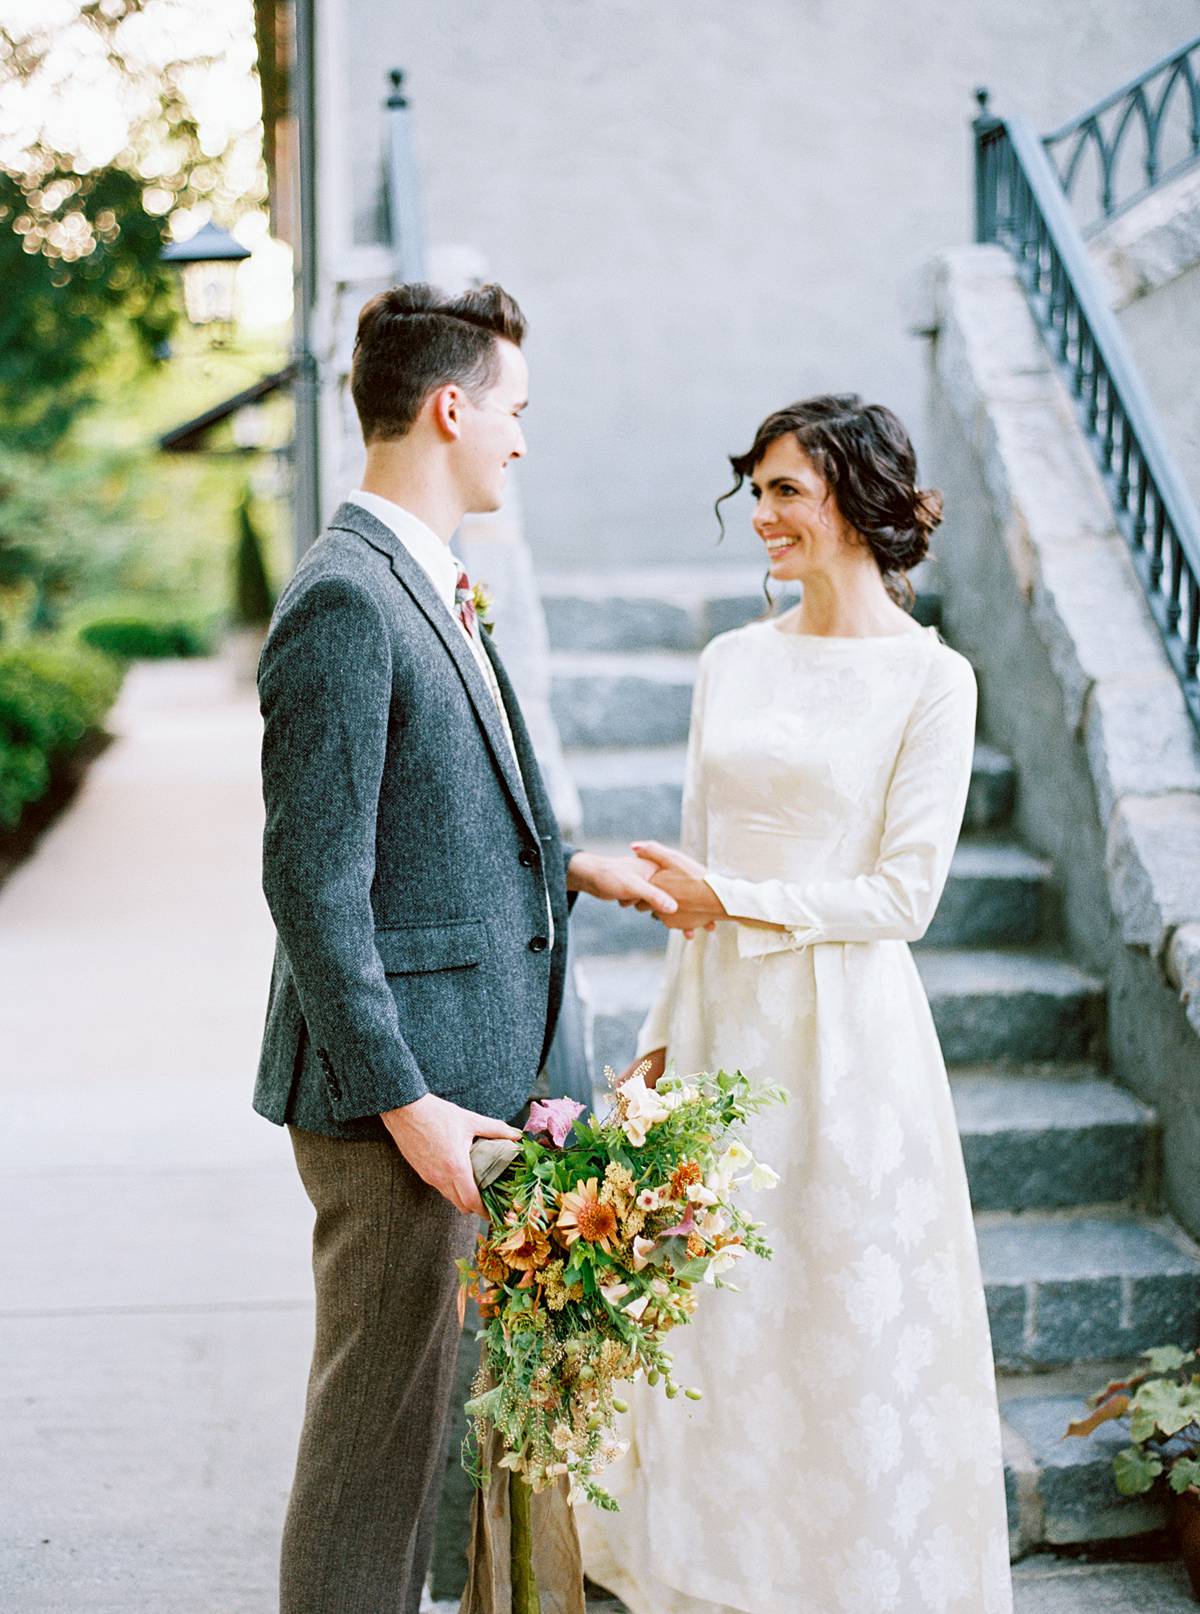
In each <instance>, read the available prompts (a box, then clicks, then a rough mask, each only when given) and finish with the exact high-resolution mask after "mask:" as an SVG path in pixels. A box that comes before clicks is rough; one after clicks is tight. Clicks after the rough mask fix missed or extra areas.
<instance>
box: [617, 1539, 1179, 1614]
mask: <svg viewBox="0 0 1200 1614" xmlns="http://www.w3.org/2000/svg"><path fill="white" fill-rule="evenodd" d="M1013 1595H1014V1605H1013V1606H1014V1614H1188V1611H1190V1614H1195V1611H1196V1604H1195V1601H1194V1600H1193V1598H1192V1596H1191V1593H1190V1592H1189V1591H1188V1584H1187V1573H1186V1571H1185V1570H1184V1568H1183V1565H1182V1564H1179V1563H1175V1562H1171V1563H1108V1564H1104V1563H1074V1562H1070V1561H1068V1560H1064V1559H1062V1558H1055V1557H1054V1556H1053V1555H1051V1554H1049V1553H1044V1554H1040V1555H1039V1556H1038V1557H1035V1558H1030V1559H1026V1561H1025V1562H1024V1563H1021V1564H1018V1565H1016V1566H1015V1567H1014V1570H1013ZM589 1614H590V1610H589Z"/></svg>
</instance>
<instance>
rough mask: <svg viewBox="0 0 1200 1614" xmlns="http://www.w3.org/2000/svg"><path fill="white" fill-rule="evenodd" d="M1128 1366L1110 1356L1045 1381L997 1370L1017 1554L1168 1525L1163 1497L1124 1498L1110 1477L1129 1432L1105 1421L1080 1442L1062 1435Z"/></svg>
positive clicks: (1010, 1526) (1111, 1539)
mask: <svg viewBox="0 0 1200 1614" xmlns="http://www.w3.org/2000/svg"><path fill="white" fill-rule="evenodd" d="M1132 1365H1133V1364H1131V1363H1130V1362H1128V1361H1120V1360H1109V1361H1105V1362H1101V1363H1096V1364H1095V1365H1094V1366H1090V1367H1089V1366H1087V1365H1084V1366H1077V1367H1072V1368H1069V1369H1067V1370H1066V1371H1065V1372H1061V1373H1052V1374H1047V1375H1045V1376H1044V1377H1043V1378H1042V1379H1031V1378H1030V1377H1029V1375H1028V1374H1013V1373H1000V1374H998V1375H997V1379H996V1387H997V1390H998V1392H999V1395H1000V1418H1001V1423H1002V1426H1003V1436H1004V1484H1005V1492H1006V1495H1007V1500H1008V1531H1009V1542H1010V1545H1011V1549H1012V1553H1013V1556H1014V1557H1020V1556H1023V1555H1024V1554H1025V1553H1028V1552H1030V1551H1034V1550H1036V1549H1039V1548H1046V1547H1050V1548H1055V1547H1058V1548H1062V1547H1079V1546H1083V1545H1091V1544H1094V1543H1098V1542H1115V1541H1127V1540H1129V1539H1130V1538H1131V1537H1136V1536H1146V1535H1152V1534H1154V1533H1155V1532H1156V1531H1159V1530H1161V1529H1162V1528H1163V1527H1164V1525H1165V1524H1166V1522H1167V1509H1166V1506H1165V1505H1164V1503H1163V1500H1162V1498H1160V1497H1152V1498H1145V1497H1124V1496H1122V1495H1121V1493H1120V1492H1119V1491H1118V1490H1117V1488H1116V1485H1115V1484H1114V1482H1113V1471H1112V1460H1113V1458H1114V1456H1115V1455H1116V1454H1117V1452H1119V1451H1121V1450H1122V1449H1123V1448H1124V1447H1126V1446H1127V1445H1128V1444H1129V1434H1128V1430H1127V1429H1125V1428H1123V1427H1122V1426H1121V1425H1119V1424H1116V1423H1109V1424H1102V1425H1101V1426H1100V1428H1099V1429H1097V1430H1096V1431H1095V1433H1094V1434H1091V1435H1088V1436H1086V1437H1085V1438H1083V1439H1075V1438H1074V1437H1067V1435H1066V1428H1067V1425H1068V1424H1069V1423H1070V1422H1071V1421H1072V1420H1073V1419H1075V1418H1079V1417H1082V1416H1083V1415H1084V1414H1085V1413H1086V1412H1087V1411H1088V1407H1087V1397H1088V1396H1089V1395H1090V1394H1091V1393H1092V1392H1093V1391H1094V1390H1098V1389H1100V1388H1101V1387H1102V1386H1103V1385H1104V1384H1106V1383H1108V1382H1109V1381H1110V1380H1112V1379H1114V1378H1123V1377H1125V1375H1126V1374H1127V1373H1128V1372H1129V1371H1131V1369H1132Z"/></svg>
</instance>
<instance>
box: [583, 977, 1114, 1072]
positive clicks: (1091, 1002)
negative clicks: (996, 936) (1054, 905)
mask: <svg viewBox="0 0 1200 1614" xmlns="http://www.w3.org/2000/svg"><path fill="white" fill-rule="evenodd" d="M916 956H917V963H918V966H919V968H920V971H921V976H922V979H923V980H924V982H925V989H926V991H927V992H928V994H929V999H930V1004H931V1006H932V1009H933V1018H934V1022H935V1024H936V1026H937V1029H938V1036H939V1037H940V1038H941V1043H942V1051H943V1053H944V1054H945V1057H946V1061H947V1063H948V1064H952V1065H981V1064H991V1063H993V1062H994V1061H999V1060H1013V1061H1017V1062H1029V1061H1033V1060H1044V1059H1052V1060H1078V1059H1086V1058H1087V1057H1089V1055H1090V1053H1091V1052H1092V1050H1093V1047H1094V1045H1095V1044H1096V1042H1097V1041H1098V1039H1099V1036H1100V1032H1101V1021H1102V1011H1103V989H1102V987H1101V985H1100V983H1099V982H1098V981H1097V980H1095V979H1094V978H1093V977H1091V976H1089V975H1085V974H1084V973H1083V972H1082V971H1081V970H1078V969H1076V968H1075V966H1074V965H1073V964H1071V963H1069V962H1067V961H1066V960H1064V959H1062V958H1059V957H1056V956H1054V955H1052V954H1043V953H1039V952H1000V951H987V950H974V949H963V950H956V951H947V952H943V951H938V950H936V949H932V948H931V949H929V950H927V951H923V952H919V953H918V954H917V955H916ZM661 967H662V964H661V957H660V955H659V954H657V953H625V954H613V955H603V956H595V957H590V958H588V957H584V958H581V959H580V961H579V975H580V978H581V984H582V986H583V989H584V992H585V994H586V996H587V998H588V1001H589V1004H590V1009H591V1023H592V1029H593V1038H594V1059H595V1066H596V1070H597V1071H600V1070H601V1069H602V1068H603V1067H604V1066H605V1065H613V1066H615V1067H616V1068H617V1069H622V1068H623V1067H624V1066H625V1065H626V1064H627V1063H628V1062H629V1060H630V1058H631V1057H632V1054H633V1048H634V1042H635V1039H636V1037H637V1031H638V1027H639V1026H640V1024H641V1022H642V1020H643V1019H644V1018H645V1015H646V1011H647V1010H648V1008H649V1007H650V1004H651V1002H652V1001H653V998H654V993H655V991H656V990H657V985H658V979H659V974H660V971H661Z"/></svg>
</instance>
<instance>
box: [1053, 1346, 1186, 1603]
mask: <svg viewBox="0 0 1200 1614" xmlns="http://www.w3.org/2000/svg"><path fill="white" fill-rule="evenodd" d="M1144 1356H1145V1360H1146V1363H1147V1365H1146V1367H1145V1368H1144V1369H1143V1370H1142V1371H1140V1372H1137V1373H1134V1374H1133V1375H1132V1376H1131V1377H1130V1378H1127V1379H1114V1380H1113V1382H1112V1383H1111V1384H1106V1385H1105V1387H1104V1388H1103V1390H1098V1391H1097V1392H1096V1394H1095V1395H1093V1396H1091V1397H1090V1398H1089V1401H1088V1405H1089V1406H1090V1407H1091V1408H1092V1411H1091V1412H1090V1413H1089V1414H1088V1416H1087V1417H1086V1418H1078V1419H1076V1421H1075V1422H1074V1423H1072V1424H1070V1425H1068V1427H1067V1434H1068V1435H1090V1434H1091V1433H1092V1431H1093V1430H1095V1429H1098V1428H1099V1427H1100V1425H1101V1424H1102V1423H1108V1422H1110V1421H1111V1420H1113V1419H1120V1420H1121V1421H1122V1423H1123V1424H1124V1425H1125V1426H1126V1428H1127V1429H1128V1431H1129V1442H1130V1443H1129V1445H1128V1446H1126V1447H1125V1448H1124V1449H1123V1450H1122V1451H1119V1452H1118V1453H1117V1455H1116V1456H1115V1457H1114V1458H1113V1478H1114V1479H1115V1480H1116V1485H1117V1489H1118V1490H1119V1491H1120V1492H1121V1494H1122V1496H1145V1495H1146V1494H1147V1493H1148V1492H1150V1491H1152V1490H1154V1489H1155V1488H1158V1489H1162V1488H1163V1487H1164V1486H1165V1487H1166V1488H1167V1489H1168V1490H1169V1491H1170V1492H1171V1493H1172V1494H1173V1496H1174V1512H1175V1523H1176V1527H1177V1529H1178V1532H1179V1541H1180V1549H1181V1552H1182V1556H1183V1561H1184V1565H1185V1567H1186V1569H1187V1572H1188V1578H1189V1579H1190V1580H1191V1583H1192V1592H1193V1594H1194V1596H1195V1597H1196V1600H1197V1601H1198V1602H1200V1348H1198V1349H1195V1350H1191V1351H1185V1350H1181V1349H1180V1348H1179V1347H1178V1346H1177V1345H1162V1346H1159V1348H1158V1349H1157V1350H1153V1351H1146V1352H1144Z"/></svg>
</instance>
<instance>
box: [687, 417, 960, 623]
mask: <svg viewBox="0 0 1200 1614" xmlns="http://www.w3.org/2000/svg"><path fill="white" fill-rule="evenodd" d="M781 437H794V438H795V440H796V442H797V443H798V444H799V446H800V447H801V448H802V449H803V450H804V452H805V453H806V454H807V455H808V457H809V459H810V460H811V461H812V463H813V466H814V468H815V469H816V470H817V472H818V473H819V474H820V475H821V477H822V478H823V479H824V481H825V484H826V486H827V487H828V489H829V491H830V494H831V495H832V497H833V498H834V500H835V501H836V503H837V507H838V510H839V511H840V512H841V515H842V517H843V519H844V520H845V521H846V523H847V525H848V526H850V527H852V528H853V529H854V531H855V532H856V533H858V534H859V536H860V538H861V539H862V541H863V543H865V544H866V545H867V547H868V548H869V549H870V551H871V553H872V555H873V556H874V557H875V561H876V564H877V565H878V567H879V570H880V572H881V573H882V574H883V580H884V583H885V584H886V585H887V589H888V592H889V594H891V595H892V597H893V599H895V600H897V601H899V602H900V603H901V604H904V605H911V603H912V598H913V591H912V585H911V584H910V583H909V581H908V578H907V576H906V575H905V574H906V573H907V572H910V571H911V570H912V568H913V567H914V566H916V565H917V564H918V562H919V561H922V560H924V558H925V556H926V554H927V553H928V551H929V535H930V533H931V532H932V531H933V529H934V528H935V527H936V526H937V525H938V523H939V522H940V521H941V519H942V496H941V494H940V493H938V492H937V490H936V489H935V488H919V487H918V486H917V456H916V454H915V453H914V451H913V446H912V443H911V442H910V440H909V436H908V433H907V432H906V431H905V429H904V427H903V426H902V425H901V424H900V421H899V420H898V419H897V418H896V416H895V415H894V414H893V413H892V411H891V410H890V409H887V408H885V407H884V405H883V404H864V403H863V401H862V399H861V398H860V397H859V396H858V394H857V393H853V392H847V393H837V394H822V395H821V396H820V397H817V398H804V399H802V400H801V401H800V402H799V403H794V404H788V406H787V407H786V408H785V409H777V410H776V411H775V413H774V414H771V415H768V416H767V418H766V420H764V421H763V423H762V425H761V426H760V427H759V428H758V430H757V432H756V433H755V434H754V442H753V443H752V444H751V446H750V449H749V451H748V452H747V453H745V454H731V455H730V456H729V463H730V465H731V466H732V467H733V474H734V476H735V477H736V479H737V480H736V481H735V482H734V484H733V486H732V487H731V488H730V489H729V491H728V493H723V494H722V495H721V497H720V498H719V499H718V500H717V505H716V510H717V520H718V521H719V522H720V523H721V531H722V534H724V531H725V524H724V521H723V520H722V518H721V505H722V504H723V503H724V502H725V500H726V499H730V498H732V497H733V495H734V494H735V493H737V492H738V490H739V489H740V488H741V486H742V484H743V483H744V482H745V481H746V479H747V478H748V477H752V476H753V475H754V471H755V467H756V466H757V465H758V463H759V461H760V460H761V459H762V457H763V455H764V454H765V453H766V452H767V449H768V448H770V446H771V444H772V443H774V442H777V441H778V440H779V439H780V438H781Z"/></svg>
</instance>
